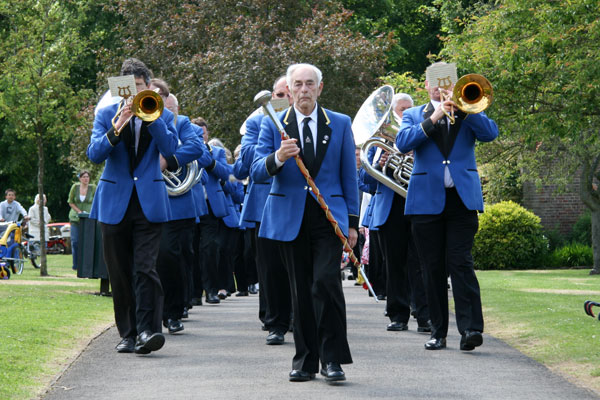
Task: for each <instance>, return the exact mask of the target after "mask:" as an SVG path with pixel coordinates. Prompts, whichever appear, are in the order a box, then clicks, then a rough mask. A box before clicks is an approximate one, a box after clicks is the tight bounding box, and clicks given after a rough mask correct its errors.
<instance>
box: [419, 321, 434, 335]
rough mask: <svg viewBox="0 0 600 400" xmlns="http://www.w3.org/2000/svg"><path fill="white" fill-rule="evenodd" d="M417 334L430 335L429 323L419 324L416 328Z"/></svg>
mask: <svg viewBox="0 0 600 400" xmlns="http://www.w3.org/2000/svg"><path fill="white" fill-rule="evenodd" d="M417 332H419V333H431V322H430V321H427V322H426V323H424V324H423V323H419V326H418V327H417Z"/></svg>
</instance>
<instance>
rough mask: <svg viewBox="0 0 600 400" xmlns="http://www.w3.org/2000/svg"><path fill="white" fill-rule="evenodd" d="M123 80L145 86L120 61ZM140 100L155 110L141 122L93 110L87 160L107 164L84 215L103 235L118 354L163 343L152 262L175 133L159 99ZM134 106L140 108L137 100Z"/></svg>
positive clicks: (110, 110) (130, 62)
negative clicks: (164, 165) (164, 164)
mask: <svg viewBox="0 0 600 400" xmlns="http://www.w3.org/2000/svg"><path fill="white" fill-rule="evenodd" d="M121 75H123V76H127V75H133V76H134V78H135V84H136V87H137V90H138V92H140V91H141V90H142V89H148V85H149V83H150V78H151V76H150V70H149V69H148V68H147V67H146V65H145V64H144V63H143V62H141V61H140V60H137V59H135V58H130V59H127V60H125V61H124V62H123V65H122V67H121ZM146 92H148V93H146ZM154 95H156V97H158V99H156V97H154ZM142 96H143V97H142V99H143V100H140V101H139V103H142V102H143V103H144V104H142V108H144V109H145V110H146V111H149V112H150V111H153V112H151V113H150V114H153V117H152V118H155V119H154V120H153V121H150V120H149V119H148V118H146V117H144V118H146V119H147V120H142V115H141V114H139V113H136V114H135V115H134V114H133V113H132V105H131V104H129V103H127V104H125V105H124V106H123V107H122V111H121V112H120V114H119V115H118V116H116V113H117V110H118V108H119V107H118V106H119V105H117V104H113V105H109V106H107V107H104V108H101V109H99V110H98V112H97V114H96V117H95V120H94V127H93V130H92V136H91V139H90V144H89V146H88V148H87V156H88V158H89V159H90V160H91V161H93V162H95V163H98V164H99V163H102V162H106V163H105V166H104V171H103V173H102V176H101V178H100V182H99V183H98V188H97V190H96V195H95V197H94V201H93V204H92V211H91V213H90V218H92V219H97V220H98V221H100V226H101V230H102V243H103V251H104V260H105V261H106V266H107V268H108V273H109V276H110V283H111V286H112V295H113V302H114V310H115V320H116V325H117V329H118V330H119V335H120V336H121V338H122V340H121V342H120V343H119V344H118V345H117V347H116V348H117V351H118V352H120V353H132V352H135V353H138V354H148V353H150V352H151V351H156V350H159V349H160V348H161V347H162V346H163V345H164V342H165V338H164V336H163V335H162V333H161V331H162V327H161V323H162V306H163V290H162V286H161V282H160V278H159V276H158V273H157V271H156V258H157V255H158V249H159V246H158V243H159V242H160V236H161V229H162V223H163V222H166V221H168V220H169V219H170V217H171V211H170V208H169V199H168V196H167V190H166V187H165V181H164V179H163V176H162V174H161V170H160V164H159V154H162V155H163V156H164V157H165V158H168V157H170V156H172V155H173V154H174V153H175V151H176V149H177V133H176V131H175V126H174V124H173V114H172V113H171V112H170V111H169V110H164V111H162V101H161V100H160V97H159V96H158V94H156V93H154V92H152V91H149V90H147V91H145V92H144V93H142ZM137 98H138V97H137V96H136V99H137ZM133 106H134V108H137V106H139V104H137V102H136V101H135V99H134V102H133ZM161 111H162V114H161ZM159 115H160V116H159ZM115 118H116V119H117V120H116V122H113V121H114V119H115Z"/></svg>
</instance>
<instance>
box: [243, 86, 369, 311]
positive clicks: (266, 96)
mask: <svg viewBox="0 0 600 400" xmlns="http://www.w3.org/2000/svg"><path fill="white" fill-rule="evenodd" d="M270 100H271V92H269V91H268V90H263V91H261V92H260V93H258V94H257V95H256V96H254V103H255V104H257V105H259V106H262V108H263V110H264V112H265V114H266V115H268V116H269V118H271V121H273V123H274V124H275V126H276V127H277V129H278V130H279V134H280V135H281V140H287V139H289V136H288V135H287V133H286V131H285V129H284V128H283V125H281V121H279V119H278V118H277V115H276V114H275V110H274V109H273V106H272V105H271V103H270V102H269V101H270ZM294 160H295V161H296V165H298V168H299V169H300V172H301V173H302V175H303V176H304V178H305V179H306V183H308V186H310V188H311V190H312V192H313V193H314V194H315V196H316V197H317V201H318V202H319V205H320V206H321V208H322V209H323V211H324V212H325V216H326V217H327V220H328V221H329V222H330V223H331V226H333V230H334V231H335V234H336V235H337V237H338V238H339V239H340V240H341V242H342V244H343V246H344V251H345V252H346V253H348V256H349V257H350V261H352V264H354V266H355V267H356V269H357V270H358V271H359V273H360V274H361V275H362V278H363V279H364V281H365V284H366V285H367V288H368V289H369V292H371V294H372V295H373V298H374V299H375V301H376V302H378V303H379V300H378V299H377V295H375V291H374V290H373V286H371V282H369V278H367V274H365V270H364V266H362V265H361V264H360V263H359V262H358V259H357V258H356V256H355V255H354V251H352V249H351V248H350V245H349V244H348V239H346V236H344V233H343V232H342V230H341V229H340V226H339V225H338V223H337V221H336V220H335V218H333V215H332V214H331V211H330V210H329V206H327V203H325V199H324V198H323V196H322V195H321V192H320V191H319V188H318V187H317V185H316V184H315V181H314V180H313V178H312V177H311V176H310V173H309V172H308V170H307V169H306V166H305V165H304V162H303V161H302V159H301V158H300V155H299V154H296V155H295V156H294Z"/></svg>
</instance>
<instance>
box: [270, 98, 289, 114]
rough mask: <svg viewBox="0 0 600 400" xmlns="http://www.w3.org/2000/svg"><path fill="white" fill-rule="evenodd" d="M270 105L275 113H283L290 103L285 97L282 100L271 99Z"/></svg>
mask: <svg viewBox="0 0 600 400" xmlns="http://www.w3.org/2000/svg"><path fill="white" fill-rule="evenodd" d="M270 103H271V105H272V106H273V109H274V110H275V112H279V111H283V110H285V109H286V108H288V107H289V106H290V102H289V101H288V99H287V97H285V98H283V99H271V100H270Z"/></svg>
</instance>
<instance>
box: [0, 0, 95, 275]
mask: <svg viewBox="0 0 600 400" xmlns="http://www.w3.org/2000/svg"><path fill="white" fill-rule="evenodd" d="M68 4H69V7H66V6H64V3H63V2H59V1H52V0H35V1H34V0H24V1H20V2H10V3H9V4H6V3H3V5H2V8H1V9H0V14H2V15H3V16H4V17H5V18H4V19H3V21H2V22H3V26H4V27H6V29H5V30H3V32H2V34H3V37H2V39H3V40H2V43H0V61H1V68H2V71H3V74H2V77H1V78H0V92H1V93H2V97H1V98H0V110H1V112H2V114H3V115H4V118H5V122H6V130H5V132H7V131H8V132H10V134H11V135H14V136H15V137H16V138H19V139H24V140H26V141H29V142H31V143H34V144H35V153H36V154H37V157H38V160H37V161H38V162H37V164H38V173H37V191H38V194H39V196H40V199H42V198H43V196H44V192H45V189H44V177H45V173H46V170H45V161H46V158H45V155H46V151H47V147H48V146H59V145H60V144H61V142H62V140H63V139H64V138H66V137H68V134H69V132H70V131H71V130H72V129H73V128H74V127H75V126H76V125H77V124H79V123H80V122H81V121H80V120H79V118H78V110H79V109H80V108H81V106H82V99H83V97H84V96H85V95H89V94H87V93H86V92H85V91H80V92H78V93H76V92H75V91H74V90H73V89H72V88H71V86H70V85H69V84H68V83H67V80H68V79H69V71H70V70H71V68H72V67H73V65H74V60H76V59H77V56H78V55H79V54H81V53H82V52H83V51H84V48H85V47H84V46H85V41H84V40H83V38H81V37H80V36H79V35H78V33H77V30H76V27H77V22H78V16H79V15H81V14H80V13H81V11H82V10H81V9H80V7H77V6H82V5H83V4H82V2H77V1H71V2H69V3H68ZM43 215H44V213H43V201H40V216H41V219H42V221H41V224H42V226H41V229H40V240H41V243H45V241H46V239H47V238H46V237H45V233H44V231H45V229H44V226H45V224H46V222H47V221H44V220H43ZM41 249H42V257H41V270H40V274H41V275H42V276H46V275H48V271H47V264H46V251H45V246H43V245H42V246H41Z"/></svg>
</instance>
